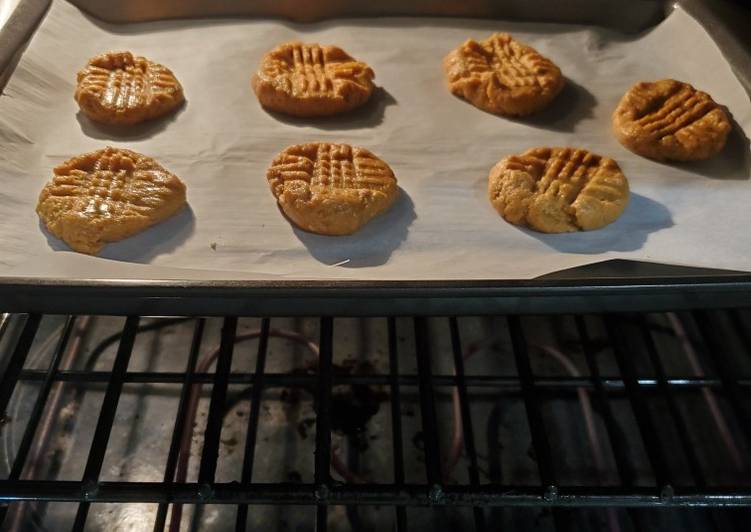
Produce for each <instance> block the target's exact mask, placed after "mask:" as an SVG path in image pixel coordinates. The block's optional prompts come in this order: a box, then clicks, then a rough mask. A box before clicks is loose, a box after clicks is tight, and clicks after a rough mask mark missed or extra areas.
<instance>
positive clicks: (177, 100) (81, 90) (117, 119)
mask: <svg viewBox="0 0 751 532" xmlns="http://www.w3.org/2000/svg"><path fill="white" fill-rule="evenodd" d="M75 98H76V101H77V102H78V105H79V106H80V107H81V111H83V112H84V113H85V114H86V116H88V117H89V118H91V119H92V120H95V121H96V122H104V123H106V124H136V123H138V122H143V121H144V120H150V119H152V118H156V117H158V116H162V115H164V114H167V113H169V112H170V111H172V110H173V109H175V108H176V107H177V106H179V105H180V104H181V103H183V101H184V100H185V98H184V96H183V88H182V86H180V82H178V81H177V79H176V78H175V76H174V74H172V72H171V71H170V69H168V68H166V67H164V66H162V65H160V64H158V63H153V62H151V61H149V60H148V59H146V58H145V57H139V56H134V55H133V54H131V53H130V52H108V53H105V54H101V55H98V56H96V57H93V58H91V59H90V60H89V63H88V64H87V65H86V67H85V68H83V69H82V70H81V71H80V72H78V86H77V87H76V93H75Z"/></svg>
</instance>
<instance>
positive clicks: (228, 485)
mask: <svg viewBox="0 0 751 532" xmlns="http://www.w3.org/2000/svg"><path fill="white" fill-rule="evenodd" d="M750 320H751V313H749V312H748V311H746V310H742V309H741V310H738V309H731V310H700V311H694V312H686V311H681V312H663V313H652V314H649V313H641V314H638V313H629V314H604V315H547V316H545V315H536V316H517V315H509V316H494V317H458V318H456V317H432V318H425V317H415V318H411V317H399V318H394V317H388V318H329V317H323V318H320V317H316V318H284V317H273V318H236V317H225V318H174V317H170V318H164V317H162V318H155V317H127V318H124V317H109V316H59V315H36V314H31V315H22V314H15V315H4V318H3V321H2V325H1V326H0V332H2V338H1V339H0V353H1V354H2V357H1V359H0V361H1V363H2V370H3V371H2V374H1V375H2V382H1V384H0V408H2V411H3V412H4V415H3V418H2V428H1V430H0V468H1V469H2V473H0V474H1V475H2V478H3V479H5V480H2V481H0V495H2V499H3V500H4V502H5V504H4V505H3V506H1V507H0V518H2V520H3V522H2V526H3V529H4V530H38V531H43V530H48V531H53V530H55V531H56V530H92V531H93V530H108V531H111V530H169V531H177V530H206V531H219V530H280V531H286V530H294V531H305V530H331V531H345V530H352V531H357V530H386V529H394V530H398V531H402V530H473V529H474V530H499V529H504V530H556V531H557V530H604V531H609V532H617V531H627V530H639V531H643V530H684V531H685V530H688V531H690V530H697V531H698V530H702V531H703V530H747V529H748V527H747V522H748V518H749V516H750V515H751V513H749V511H748V509H746V508H745V507H746V506H747V505H748V504H749V503H750V502H751V489H750V488H751V480H749V479H750V478H751V476H749V473H750V472H751V467H750V464H749V459H748V449H749V442H751V416H750V415H749V412H750V411H749V408H750V407H751V401H750V399H751V394H750V393H749V391H751V388H750V386H751V358H750V357H749V356H748V354H749V348H751V335H750V334H749V321H750Z"/></svg>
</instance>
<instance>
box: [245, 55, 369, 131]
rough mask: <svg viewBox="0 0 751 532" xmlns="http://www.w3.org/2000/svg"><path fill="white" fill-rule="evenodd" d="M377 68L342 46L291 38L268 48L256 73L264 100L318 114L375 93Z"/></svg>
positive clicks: (258, 91) (271, 104) (290, 110)
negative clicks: (356, 57) (371, 66)
mask: <svg viewBox="0 0 751 532" xmlns="http://www.w3.org/2000/svg"><path fill="white" fill-rule="evenodd" d="M374 77H375V74H374V73H373V70H372V69H371V68H370V67H369V66H368V65H366V64H365V63H362V62H360V61H357V60H356V59H354V58H353V57H352V56H350V55H349V54H348V53H347V52H345V51H344V50H342V49H341V48H339V47H337V46H321V45H318V44H303V43H300V42H289V43H284V44H280V45H279V46H277V47H276V48H274V49H273V50H271V51H270V52H268V53H267V54H266V55H265V56H264V57H263V59H262V60H261V64H260V66H259V67H258V72H256V74H255V75H254V76H253V79H252V85H253V90H255V92H256V96H258V101H259V102H261V105H263V106H264V107H266V108H267V109H270V110H272V111H278V112H280V113H286V114H289V115H294V116H303V117H312V116H327V115H334V114H339V113H344V112H346V111H349V110H351V109H354V108H356V107H359V106H361V105H362V104H364V103H365V102H366V101H368V99H369V98H370V96H371V94H372V93H373V89H374V87H375V86H374V85H373V78H374Z"/></svg>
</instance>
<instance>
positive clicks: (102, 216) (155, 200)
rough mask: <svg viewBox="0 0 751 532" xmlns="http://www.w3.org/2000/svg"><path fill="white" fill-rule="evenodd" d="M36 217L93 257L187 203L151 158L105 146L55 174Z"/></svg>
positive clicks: (71, 161)
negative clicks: (109, 245) (105, 245)
mask: <svg viewBox="0 0 751 532" xmlns="http://www.w3.org/2000/svg"><path fill="white" fill-rule="evenodd" d="M53 172H54V174H55V175H54V176H53V178H52V181H50V182H49V183H47V185H46V186H45V187H44V189H42V193H41V194H40V195H39V202H38V204H37V213H38V214H39V217H40V218H41V219H42V221H43V222H44V223H45V225H46V226H47V229H48V230H49V231H50V232H51V233H52V234H53V235H55V236H56V237H58V238H59V239H61V240H63V241H64V242H65V243H66V244H68V245H69V246H70V247H71V248H72V249H73V250H75V251H79V252H81V253H89V254H96V253H98V252H99V251H100V250H101V249H102V247H103V246H104V244H105V243H107V242H114V241H117V240H122V239H123V238H127V237H129V236H132V235H135V234H136V233H140V232H141V231H143V230H144V229H146V228H147V227H149V226H152V225H154V224H157V223H159V222H161V221H162V220H164V219H166V218H169V217H170V216H172V215H174V214H176V213H177V212H178V211H180V209H182V208H183V206H184V205H185V185H184V184H183V182H182V181H180V179H179V178H177V177H176V176H175V175H173V174H171V173H170V172H168V171H167V170H165V169H164V168H162V166H160V165H159V163H157V162H156V161H155V160H154V159H152V158H150V157H146V156H144V155H141V154H139V153H135V152H133V151H130V150H123V149H118V148H109V147H108V148H105V149H103V150H98V151H95V152H91V153H86V154H83V155H79V156H78V157H73V158H72V159H69V160H67V161H65V162H64V163H63V164H61V165H60V166H58V167H57V168H55V169H54V170H53Z"/></svg>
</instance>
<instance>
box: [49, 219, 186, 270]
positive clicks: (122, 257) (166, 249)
mask: <svg viewBox="0 0 751 532" xmlns="http://www.w3.org/2000/svg"><path fill="white" fill-rule="evenodd" d="M195 225H196V217H195V214H194V213H193V209H191V208H190V205H186V206H185V208H184V209H183V210H181V211H180V212H179V213H177V214H176V215H175V216H172V217H171V218H169V219H167V220H165V221H163V222H161V223H158V224H156V225H154V226H151V227H149V228H148V229H146V230H145V231H143V232H141V233H138V234H137V235H134V236H131V237H128V238H126V239H124V240H120V241H119V242H113V243H111V244H107V245H105V246H104V248H103V249H102V251H101V253H99V255H98V256H99V257H102V258H105V259H112V260H119V261H124V262H137V263H142V264H148V263H150V262H151V261H152V260H154V259H155V258H156V257H158V256H159V255H164V254H166V253H171V252H173V251H174V250H176V249H177V248H179V247H180V245H181V244H182V243H183V242H185V241H186V240H187V239H188V237H189V236H190V235H191V234H193V231H194V230H195ZM39 226H40V228H41V229H42V232H43V233H44V234H45V235H46V237H47V243H48V244H49V246H50V247H51V248H52V249H53V250H55V251H70V247H68V245H67V244H66V243H65V242H63V241H62V240H59V239H58V238H56V237H55V236H53V235H52V234H51V233H50V232H49V231H47V228H46V227H45V225H44V223H43V222H42V221H41V220H40V221H39Z"/></svg>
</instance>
